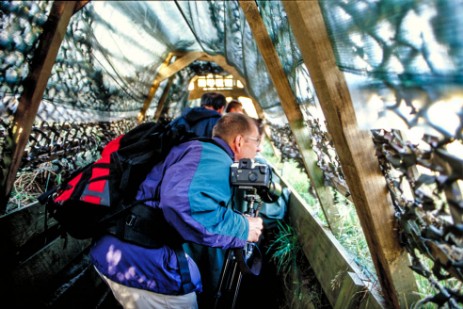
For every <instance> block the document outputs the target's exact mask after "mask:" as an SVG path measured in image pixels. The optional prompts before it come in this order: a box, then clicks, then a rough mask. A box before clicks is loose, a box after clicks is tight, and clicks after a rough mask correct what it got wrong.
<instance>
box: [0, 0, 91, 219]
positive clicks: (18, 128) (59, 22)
mask: <svg viewBox="0 0 463 309" xmlns="http://www.w3.org/2000/svg"><path fill="white" fill-rule="evenodd" d="M85 4H86V1H55V2H54V3H53V6H52V8H51V11H50V15H49V16H48V19H47V21H46V23H45V24H44V27H43V32H42V34H41V36H40V38H39V45H38V47H37V50H36V51H35V54H34V56H33V58H32V61H31V66H30V71H29V75H28V76H27V77H26V79H25V80H24V84H23V86H24V91H23V93H22V94H21V97H20V98H19V104H18V108H17V110H16V113H15V115H14V120H13V124H12V127H11V128H10V130H11V131H10V132H9V134H8V141H7V143H6V145H7V148H8V149H6V150H5V151H4V154H5V158H4V162H6V164H5V165H6V169H5V171H6V174H4V175H0V176H4V177H3V178H2V179H0V214H3V213H5V211H6V207H7V205H8V199H9V196H10V194H11V190H12V188H13V183H14V181H15V178H16V173H17V171H18V169H19V167H20V164H21V159H22V157H23V154H24V149H25V148H26V145H27V142H28V141H29V136H30V133H31V131H32V125H33V123H34V121H35V117H36V115H37V111H38V108H39V106H40V102H41V101H42V97H43V93H44V91H45V88H46V86H47V82H48V78H49V77H50V74H51V69H52V67H53V65H54V63H55V59H56V56H57V54H58V50H59V48H60V46H61V42H62V41H63V38H64V36H65V34H66V28H67V26H68V24H69V20H70V19H71V16H72V15H73V13H74V12H75V11H77V10H79V9H81V8H82V7H83V6H84V5H85ZM8 154H10V158H6V157H7V156H8Z"/></svg>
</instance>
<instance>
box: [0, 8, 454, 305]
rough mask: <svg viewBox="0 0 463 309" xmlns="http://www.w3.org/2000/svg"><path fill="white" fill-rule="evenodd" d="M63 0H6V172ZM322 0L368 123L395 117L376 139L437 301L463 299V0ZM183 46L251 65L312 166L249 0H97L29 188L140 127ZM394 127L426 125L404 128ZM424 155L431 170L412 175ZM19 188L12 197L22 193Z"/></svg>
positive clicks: (1, 87)
mask: <svg viewBox="0 0 463 309" xmlns="http://www.w3.org/2000/svg"><path fill="white" fill-rule="evenodd" d="M256 3H257V4H258V6H259V11H260V14H261V16H262V18H263V21H264V24H265V26H266V28H267V31H268V33H269V35H270V38H271V40H272V42H273V44H274V46H275V49H276V52H277V54H278V56H279V59H280V61H281V64H282V66H283V69H284V72H285V73H286V75H287V77H288V81H289V84H290V86H291V89H292V90H293V93H294V95H295V97H296V101H297V102H298V104H300V106H301V108H302V110H303V111H304V117H305V121H306V125H307V127H308V128H309V131H310V134H311V137H310V138H311V139H312V140H313V141H314V143H313V147H314V151H315V152H316V153H317V155H318V157H319V167H320V168H321V169H322V170H323V171H324V175H325V180H326V183H327V184H329V185H333V186H334V184H335V183H336V184H338V185H341V186H343V187H345V189H346V190H347V192H348V191H349V189H348V188H347V184H346V183H345V180H344V175H343V171H342V166H341V165H340V163H339V160H338V158H337V155H336V149H334V147H333V145H332V142H331V140H330V137H329V134H328V133H327V132H326V128H325V120H324V117H323V114H322V113H321V112H320V108H319V106H318V98H317V96H316V93H315V91H314V87H313V85H312V81H311V77H310V74H309V72H308V70H307V68H306V66H305V65H304V62H303V60H302V56H301V52H300V50H299V48H298V45H297V42H296V40H295V39H294V37H293V35H292V33H291V29H290V25H289V22H288V18H287V16H286V12H285V10H284V6H283V5H282V3H281V2H280V1H257V2H256ZM51 5H52V2H50V1H2V2H1V3H0V14H1V15H0V30H1V31H0V67H1V70H0V158H1V159H0V170H1V173H0V176H1V178H0V180H1V183H2V184H3V183H4V177H5V175H6V173H7V168H8V165H9V164H10V162H9V161H8V160H11V146H12V140H11V123H12V120H13V117H14V115H15V112H16V108H17V104H18V99H19V97H20V96H21V94H22V92H23V90H24V89H23V86H22V82H23V81H24V79H25V78H26V76H27V74H28V73H29V64H30V61H31V59H32V56H33V54H34V51H35V48H36V46H37V40H38V38H39V35H40V33H41V32H42V26H43V25H44V23H45V21H46V19H47V16H48V14H49V12H50V9H51ZM320 5H321V8H322V11H323V14H324V17H325V22H326V25H327V28H328V30H329V33H330V39H331V43H332V45H333V48H334V52H335V55H336V57H337V64H338V66H339V68H340V69H341V70H343V71H344V72H345V77H346V80H347V83H348V86H349V90H350V93H351V97H352V99H353V103H354V106H355V109H356V115H357V119H358V124H359V126H360V127H361V128H362V129H368V130H370V129H380V130H381V131H374V140H375V142H376V144H377V147H378V153H377V155H378V157H379V158H380V163H381V164H382V167H383V171H384V174H385V177H386V179H387V183H388V185H389V190H390V192H391V195H392V196H393V200H394V206H395V207H396V213H397V220H398V222H399V224H400V226H401V228H402V230H401V231H400V232H401V235H402V237H403V243H404V246H405V247H406V248H407V250H408V251H409V252H410V254H411V256H412V257H413V259H414V260H413V263H414V264H413V268H414V270H415V271H417V273H419V274H421V275H423V276H424V277H426V278H428V279H429V280H430V281H431V283H432V284H433V285H434V286H435V287H436V289H437V292H436V296H435V297H434V298H433V297H429V298H426V299H425V301H433V302H436V303H439V302H440V304H448V305H449V306H456V304H461V303H462V295H461V292H460V293H459V292H458V291H457V292H455V290H458V289H457V288H455V287H458V284H460V287H461V281H462V261H463V256H462V252H461V248H462V245H463V244H462V240H461V239H462V238H463V233H462V231H461V224H462V218H463V206H462V197H461V182H462V178H463V176H462V175H463V172H462V170H461V166H463V161H462V159H461V157H462V155H461V153H458V152H452V151H450V148H452V147H454V146H460V148H459V149H461V147H463V145H462V138H463V137H462V128H463V112H462V110H463V100H462V99H461V98H462V90H463V89H462V82H463V75H462V73H461V72H462V66H463V62H462V59H463V41H462V39H461V38H462V35H461V34H462V32H463V22H462V19H461V17H460V16H461V15H462V13H463V5H462V3H461V1H459V0H448V1H438V0H429V1H413V0H400V1H397V0H382V1H366V0H357V1H341V0H339V1H338V0H333V1H320ZM173 51H180V52H188V51H204V52H206V53H208V54H211V55H223V56H225V58H226V59H227V62H228V63H229V64H230V65H232V66H233V67H235V68H236V69H237V71H238V72H239V73H240V74H241V75H242V76H243V77H244V78H245V80H246V81H247V87H248V91H249V93H250V94H251V95H252V96H253V97H254V98H256V99H257V100H258V102H259V104H260V106H261V107H262V108H263V110H264V112H265V116H266V117H267V119H266V120H267V121H269V123H270V124H271V125H272V126H273V127H274V131H273V132H274V139H275V141H276V144H277V147H280V148H281V150H282V153H283V157H284V158H291V159H295V160H297V161H298V162H300V164H301V166H302V163H301V161H302V159H301V155H300V153H299V152H298V150H297V146H296V144H295V143H294V141H293V140H292V137H291V134H290V132H288V126H287V120H286V118H285V115H284V113H283V110H282V108H281V104H280V98H279V96H278V94H277V92H276V90H275V88H274V86H273V83H272V80H271V78H270V76H269V74H268V72H267V67H266V64H265V62H264V60H263V58H262V56H261V54H260V52H259V49H258V47H257V44H256V42H255V40H254V37H253V35H252V32H251V29H250V28H249V25H248V24H247V22H246V18H245V15H244V13H243V12H242V11H241V9H240V5H239V3H238V2H236V1H92V2H89V3H88V4H87V5H86V6H85V7H84V8H83V9H82V10H80V11H78V12H77V13H76V14H74V16H73V17H72V19H71V21H70V24H69V26H68V27H67V32H66V35H65V38H64V41H63V43H62V45H61V47H60V49H59V52H58V56H57V58H56V63H55V65H54V66H53V69H52V73H51V76H50V78H49V80H48V84H47V87H46V90H45V93H44V95H43V98H42V102H41V105H40V107H39V111H38V114H37V118H36V121H35V123H34V127H33V130H32V134H31V137H30V139H29V144H28V145H27V147H26V149H25V153H24V157H23V160H22V162H21V168H20V171H19V173H18V175H17V180H16V182H15V184H16V185H15V188H14V191H15V193H17V194H24V192H22V191H28V192H29V191H30V192H32V197H31V198H27V199H26V200H27V201H28V202H29V201H33V200H34V196H36V195H37V194H38V193H40V192H38V191H41V190H43V189H45V188H46V187H47V186H48V185H49V184H50V183H51V184H52V183H53V182H58V181H59V179H56V177H55V176H53V177H52V175H61V176H65V175H66V174H67V173H68V172H69V171H71V170H73V169H74V168H75V167H76V166H78V165H81V164H84V163H85V162H88V161H89V160H92V159H93V157H94V156H95V155H96V154H97V153H98V150H99V149H101V147H102V146H103V145H104V144H105V143H106V142H107V141H108V140H110V139H111V138H112V137H114V136H116V135H118V134H121V133H123V132H126V131H127V130H128V129H130V128H131V127H133V126H134V125H135V124H136V121H135V118H136V116H137V115H138V112H139V111H140V109H141V107H142V106H143V105H144V103H145V100H146V98H147V94H148V93H149V90H150V88H151V87H152V85H153V80H154V78H155V76H156V74H157V73H158V70H159V67H160V64H161V63H162V62H163V61H164V59H165V58H166V57H167V55H168V53H169V52H173ZM194 74H195V71H194V69H191V68H187V69H185V70H182V71H181V72H180V73H179V74H177V75H176V76H175V77H174V79H173V83H172V86H171V87H170V88H169V89H168V95H167V99H166V102H165V104H164V107H163V111H164V113H163V116H164V117H165V118H166V119H169V118H172V117H175V116H177V115H178V114H179V113H180V112H181V110H182V109H183V108H184V107H186V106H188V105H190V104H191V102H189V101H188V83H189V81H190V79H191V78H192V77H193V76H194ZM165 89H167V81H164V82H162V83H161V85H160V87H159V89H158V91H157V92H156V93H155V95H154V99H153V101H152V104H151V105H150V107H149V109H148V111H147V119H148V120H149V119H151V118H152V117H153V115H154V113H155V110H156V107H157V106H156V105H157V102H158V101H159V99H160V97H161V95H162V94H163V92H164V90H165ZM392 129H401V130H405V131H409V132H408V133H410V134H413V135H415V134H417V136H419V137H421V136H424V137H425V139H424V140H421V139H420V138H419V139H413V140H414V142H410V141H408V140H407V139H406V138H405V137H401V138H400V139H399V138H397V136H396V135H395V133H391V132H395V131H394V130H392ZM418 144H419V145H418ZM452 149H453V148H452ZM371 155H372V156H373V155H375V154H371ZM430 158H434V159H432V160H431V159H430ZM435 158H438V159H435ZM417 166H418V167H419V166H421V167H424V168H425V169H424V170H423V169H421V167H420V168H417ZM413 168H416V169H417V170H418V173H417V174H414V175H413V177H412V175H411V174H410V173H411V172H410V170H411V169H413ZM38 172H39V173H40V174H39V175H36V174H37V173H38ZM31 175H32V176H31ZM51 178H53V179H51ZM31 179H33V180H34V181H38V182H39V185H38V186H23V187H22V188H23V189H21V187H20V186H19V184H20V183H21V182H24V181H26V180H29V181H30V180H31ZM406 183H408V184H406ZM404 186H406V187H407V188H408V189H404V188H403V187H404ZM24 188H26V190H24ZM403 192H407V195H404V193H403ZM17 194H14V195H13V196H12V202H11V204H12V205H11V209H14V208H17V207H20V206H21V201H20V200H21V199H20V196H18V195H17ZM34 194H35V195H34ZM23 204H24V202H23ZM418 252H419V254H421V255H424V256H427V257H429V260H430V261H431V266H427V265H425V263H423V262H420V261H422V260H419V258H420V256H419V254H418ZM428 268H429V269H431V270H429V269H428ZM441 280H444V281H443V282H444V283H442V282H440V281H441ZM455 281H456V282H460V283H458V284H455Z"/></svg>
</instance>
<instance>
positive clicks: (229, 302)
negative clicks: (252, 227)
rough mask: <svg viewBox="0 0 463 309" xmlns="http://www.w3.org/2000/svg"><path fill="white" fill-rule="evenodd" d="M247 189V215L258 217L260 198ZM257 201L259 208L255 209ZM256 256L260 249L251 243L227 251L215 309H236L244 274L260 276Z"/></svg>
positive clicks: (259, 265) (254, 190) (253, 189)
mask: <svg viewBox="0 0 463 309" xmlns="http://www.w3.org/2000/svg"><path fill="white" fill-rule="evenodd" d="M245 189H247V190H252V193H251V194H246V195H245V197H244V198H245V201H247V205H248V207H247V211H246V212H245V214H246V215H249V216H252V217H256V216H257V213H258V210H259V207H260V204H261V201H260V198H259V196H258V195H257V194H256V189H255V188H248V187H246V188H245ZM256 200H257V201H258V206H257V207H254V203H255V201H256ZM256 254H258V255H259V256H260V251H259V247H257V244H255V243H249V242H248V243H247V244H246V246H244V248H236V249H228V250H227V253H226V255H225V261H224V264H223V267H222V272H221V274H220V280H219V285H218V288H217V294H216V296H215V302H214V309H219V308H220V309H222V308H230V309H234V308H235V306H236V301H237V299H238V292H239V288H240V284H241V280H242V279H243V274H253V275H255V276H257V275H259V274H260V269H261V266H262V265H261V264H260V261H259V260H258V261H257V263H255V261H256V259H255V255H256ZM249 264H252V266H249Z"/></svg>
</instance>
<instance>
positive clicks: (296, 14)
mask: <svg viewBox="0 0 463 309" xmlns="http://www.w3.org/2000/svg"><path fill="white" fill-rule="evenodd" d="M283 5H284V7H285V10H286V12H287V15H288V20H289V23H290V25H291V29H292V30H293V33H294V36H295V37H296V40H297V42H298V44H299V47H300V49H301V52H302V57H303V59H304V63H305V65H306V66H307V68H308V70H309V73H310V77H311V79H312V81H313V83H314V87H315V90H316V93H317V96H318V98H319V101H320V105H321V107H322V110H323V113H324V115H325V118H326V120H327V128H328V132H329V133H330V134H331V136H332V138H333V142H334V145H335V149H336V152H337V154H338V156H339V159H340V161H341V166H342V169H343V172H344V174H345V176H346V182H347V185H348V186H349V189H350V193H351V194H352V199H353V201H354V204H355V207H356V209H357V214H358V216H359V219H360V223H361V225H362V228H363V232H364V234H365V237H366V240H367V243H368V246H369V249H370V253H371V256H372V259H373V262H374V264H375V267H376V273H377V275H378V279H379V281H380V284H381V287H382V292H383V294H384V297H385V299H386V300H388V301H389V303H390V304H389V306H390V307H393V308H399V307H406V306H407V304H411V303H413V302H414V301H416V300H418V296H417V294H416V291H417V286H416V282H415V280H414V275H413V272H412V271H411V269H410V268H409V267H408V266H409V264H410V263H409V258H408V255H407V253H406V252H405V250H403V249H402V248H401V247H400V245H399V239H398V233H397V232H396V231H397V226H396V221H395V218H394V209H393V207H392V204H391V202H390V199H389V195H388V192H387V188H386V181H385V179H384V176H383V175H382V174H381V171H380V168H379V164H378V160H377V158H376V156H375V149H374V145H373V141H372V137H371V135H370V133H369V132H364V131H363V132H362V131H360V130H359V128H358V125H357V119H356V117H355V112H354V108H353V104H352V100H351V97H350V93H349V90H348V88H347V84H346V81H345V79H344V75H343V74H342V73H341V72H340V71H339V69H338V67H337V65H336V59H335V56H334V53H333V48H332V46H331V42H330V40H329V36H328V32H327V30H326V27H325V23H324V20H323V15H322V12H321V9H320V6H319V3H318V1H284V2H283Z"/></svg>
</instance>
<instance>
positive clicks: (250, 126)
mask: <svg viewBox="0 0 463 309" xmlns="http://www.w3.org/2000/svg"><path fill="white" fill-rule="evenodd" d="M212 135H213V136H216V137H220V138H221V139H223V140H224V141H226V142H227V144H228V145H230V148H231V149H232V151H233V153H234V154H235V161H239V160H240V159H243V158H248V159H254V157H255V156H256V154H257V153H258V152H259V151H260V134H259V128H258V123H257V120H256V119H254V118H251V117H249V116H247V115H245V114H240V113H230V114H225V115H224V116H222V117H221V118H220V119H219V121H218V122H217V124H216V125H215V126H214V130H213V131H212Z"/></svg>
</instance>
